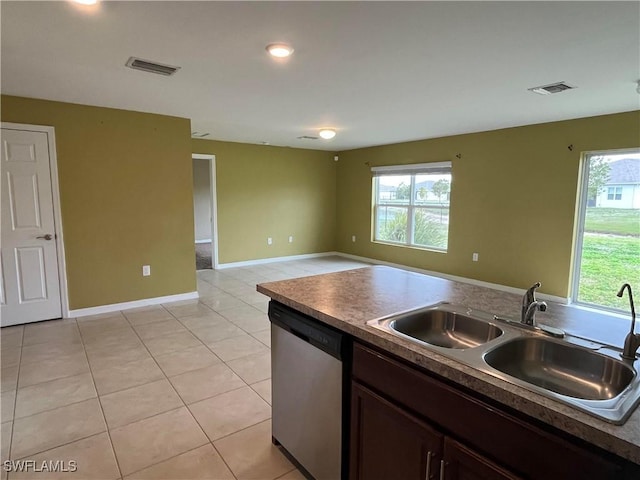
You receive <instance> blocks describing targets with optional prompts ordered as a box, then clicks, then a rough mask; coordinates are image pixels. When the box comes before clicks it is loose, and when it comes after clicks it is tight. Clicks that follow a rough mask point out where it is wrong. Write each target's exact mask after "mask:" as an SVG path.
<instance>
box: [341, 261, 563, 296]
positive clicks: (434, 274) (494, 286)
mask: <svg viewBox="0 0 640 480" xmlns="http://www.w3.org/2000/svg"><path fill="white" fill-rule="evenodd" d="M335 255H338V256H341V257H345V258H350V259H351V260H359V261H361V262H367V263H373V264H374V265H387V266H389V267H395V268H401V269H403V270H409V271H411V272H416V273H422V274H425V275H431V276H432V277H439V278H446V279H447V280H453V281H454V282H460V283H468V284H470V285H477V286H479V287H486V288H492V289H494V290H500V291H503V292H508V293H516V294H519V295H522V294H524V292H525V291H526V290H525V289H523V288H515V287H509V286H507V285H500V284H499V283H490V282H483V281H482V280H474V279H473V278H466V277H458V276H456V275H449V274H447V273H441V272H432V271H431V270H424V269H422V268H415V267H409V266H407V265H401V264H399V263H391V262H385V261H383V260H376V259H375V258H367V257H360V256H358V255H351V254H349V253H342V252H337V253H335ZM536 296H537V297H538V298H539V299H541V300H548V301H550V302H557V303H563V304H568V303H569V299H568V298H565V297H557V296H555V295H548V294H546V293H540V292H537V293H536Z"/></svg>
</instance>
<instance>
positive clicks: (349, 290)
mask: <svg viewBox="0 0 640 480" xmlns="http://www.w3.org/2000/svg"><path fill="white" fill-rule="evenodd" d="M257 290H258V291H259V292H260V293H263V294H265V295H267V296H269V297H271V298H273V299H274V300H276V301H278V302H280V303H283V304H285V305H288V306H290V307H292V308H294V309H295V310H298V311H300V312H302V313H305V314H307V315H310V316H311V317H313V318H316V319H318V320H320V321H321V322H324V323H326V324H328V325H331V326H333V327H335V328H337V329H339V330H341V331H343V332H346V333H348V334H350V335H352V336H353V337H356V338H359V339H361V340H364V341H366V342H369V343H371V344H373V345H376V346H378V347H380V348H382V349H384V350H386V351H388V352H390V353H393V354H394V355H397V356H399V357H401V358H404V359H405V360H408V361H409V362H411V363H413V364H415V365H418V366H420V367H423V368H425V369H427V370H429V371H432V372H434V373H436V374H438V375H441V376H443V377H445V378H448V379H450V380H452V381H454V382H456V383H458V384H460V385H463V386H465V387H468V388H471V389H473V390H474V391H477V392H479V393H481V394H483V395H485V396H486V397H489V398H492V399H494V400H496V401H499V402H500V403H502V404H504V405H507V406H509V407H512V408H514V409H516V410H518V411H521V412H523V413H525V414H527V415H529V416H531V417H533V418H536V419H538V420H541V421H543V422H545V423H547V424H550V425H553V426H554V427H556V428H559V429H560V430H563V431H566V432H568V433H571V434H572V435H574V436H576V437H578V438H581V439H583V440H586V441H588V442H589V443H592V444H594V445H597V446H598V447H600V448H603V449H605V450H608V451H610V452H613V453H615V454H617V455H619V456H621V457H623V458H626V459H628V460H631V461H633V462H635V463H637V464H640V408H637V409H636V410H635V412H633V413H632V414H631V416H630V417H629V419H628V420H627V421H626V422H625V424H624V425H620V426H617V425H612V424H610V423H607V422H604V421H602V420H599V419H597V418H595V417H592V416H590V415H588V414H586V413H583V412H581V411H579V410H577V409H575V408H572V407H569V406H567V405H564V404H562V403H560V402H558V401H555V400H551V399H549V398H547V397H544V396H541V395H539V394H536V393H533V392H531V391H529V390H526V389H523V388H521V387H519V386H517V385H513V384H511V383H508V382H505V381H503V380H500V379H498V378H495V377H493V376H491V375H488V374H486V373H483V372H481V371H479V370H476V369H474V368H472V367H469V366H466V365H464V364H462V363H459V362H457V361H455V360H452V359H449V358H447V357H444V356H442V355H440V354H438V353H436V352H434V351H432V350H430V349H428V348H426V347H421V346H419V345H417V344H415V343H413V342H411V341H408V340H405V339H402V338H399V337H397V336H394V335H391V334H388V333H386V332H383V331H380V330H378V329H376V328H374V327H371V326H368V325H366V322H367V321H369V320H373V319H377V318H382V317H386V316H389V315H393V314H396V313H400V312H404V311H408V310H413V309H415V308H418V307H422V306H427V305H432V304H434V303H437V302H442V301H446V302H450V303H455V304H459V305H464V306H467V307H470V308H474V309H477V310H484V311H486V312H491V313H494V314H497V315H500V316H506V317H510V318H519V317H520V305H521V301H522V297H521V296H520V295H517V294H512V293H505V292H502V291H498V290H494V289H491V288H486V287H479V286H475V285H470V284H466V283H460V282H454V281H451V280H445V279H441V278H436V277H432V276H428V275H422V274H419V273H413V272H409V271H406V270H401V269H397V268H392V267H386V266H373V267H366V268H358V269H355V270H346V271H343V272H337V273H329V274H324V275H314V276H310V277H302V278H296V279H291V280H282V281H278V282H269V283H262V284H259V285H258V286H257ZM614 294H615V292H614ZM548 303H549V309H548V310H547V312H544V313H539V314H538V321H539V322H541V323H545V324H547V325H552V326H556V327H558V328H563V329H564V330H565V331H566V332H567V333H571V334H573V335H579V336H583V337H589V338H591V339H593V340H597V341H601V342H603V343H609V344H612V345H616V346H622V342H623V340H624V337H625V335H626V334H627V333H628V331H629V321H628V320H625V319H623V318H616V317H610V316H604V315H600V314H597V313H594V312H589V311H585V310H581V309H578V308H576V307H568V306H565V305H561V304H555V303H551V302H548Z"/></svg>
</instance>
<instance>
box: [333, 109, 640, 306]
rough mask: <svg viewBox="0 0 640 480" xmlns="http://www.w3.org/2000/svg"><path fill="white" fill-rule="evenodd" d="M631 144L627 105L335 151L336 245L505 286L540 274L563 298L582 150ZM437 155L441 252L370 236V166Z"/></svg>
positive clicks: (632, 115)
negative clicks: (443, 167)
mask: <svg viewBox="0 0 640 480" xmlns="http://www.w3.org/2000/svg"><path fill="white" fill-rule="evenodd" d="M569 145H573V150H570V149H569V148H568V146H569ZM638 146H640V112H638V111H635V112H628V113H622V114H616V115H605V116H599V117H591V118H583V119H577V120H570V121H563V122H554V123H546V124H540V125H530V126H525V127H518V128H509V129H504V130H496V131H490V132H482V133H474V134H468V135H457V136H451V137H444V138H437V139H430V140H422V141H416V142H408V143H400V144H395V145H387V146H380V147H372V148H363V149H358V150H351V151H346V152H341V153H340V162H339V164H338V194H337V201H338V204H337V212H338V227H337V228H338V230H337V250H338V251H340V252H344V253H349V254H354V255H360V256H364V257H369V258H375V259H379V260H383V261H388V262H394V263H399V264H403V265H408V266H412V267H416V268H422V269H426V270H432V271H436V272H442V273H446V274H451V275H458V276H462V277H467V278H473V279H477V280H482V281H486V282H492V283H497V284H502V285H508V286H512V287H519V288H525V287H528V286H530V285H531V284H532V283H534V282H535V281H541V282H542V285H543V287H542V289H541V290H542V291H543V292H545V293H548V294H551V295H558V296H562V297H566V296H568V295H569V281H570V272H571V259H572V242H573V229H574V218H575V210H576V196H577V185H578V171H579V165H580V158H581V152H586V151H594V150H607V149H620V148H632V147H638ZM457 154H460V155H461V158H460V159H458V158H456V155H457ZM445 160H452V162H453V166H452V168H453V180H452V192H451V207H450V218H451V220H450V222H451V223H450V226H449V249H448V252H447V253H437V252H433V251H425V250H418V249H412V248H406V247H397V246H389V245H382V244H378V243H373V242H372V241H371V228H372V227H371V224H372V222H371V204H372V194H371V187H372V181H371V178H372V177H371V172H370V166H377V165H394V164H408V163H423V162H434V161H445ZM352 235H356V236H357V241H356V243H352V242H351V236H352ZM473 252H478V253H479V261H478V262H472V261H471V256H472V253H473Z"/></svg>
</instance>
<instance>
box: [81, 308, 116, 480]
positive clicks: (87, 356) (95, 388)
mask: <svg viewBox="0 0 640 480" xmlns="http://www.w3.org/2000/svg"><path fill="white" fill-rule="evenodd" d="M77 322H78V320H77V319H76V323H77ZM127 322H128V320H127ZM78 330H80V327H79V326H78ZM80 339H81V341H82V350H83V351H84V356H85V359H86V360H87V364H88V365H89V373H90V374H91V381H92V382H93V388H94V390H95V391H96V397H97V399H98V405H100V413H102V421H103V422H104V428H105V430H106V433H107V437H108V438H109V445H111V453H113V458H114V460H115V461H116V467H117V468H118V473H119V474H120V478H122V477H123V476H124V475H123V474H122V468H120V461H119V460H118V455H116V449H115V447H114V446H113V440H112V438H111V431H110V430H109V424H108V423H107V416H106V415H105V414H104V407H103V406H102V400H101V399H100V394H99V393H98V387H97V385H96V379H95V378H94V377H93V369H92V368H91V362H90V361H89V355H88V354H87V349H86V346H85V344H84V337H83V336H82V331H81V330H80Z"/></svg>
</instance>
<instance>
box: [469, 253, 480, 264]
mask: <svg viewBox="0 0 640 480" xmlns="http://www.w3.org/2000/svg"><path fill="white" fill-rule="evenodd" d="M471 260H473V261H474V262H477V261H478V254H477V253H474V254H473V256H472V257H471Z"/></svg>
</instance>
